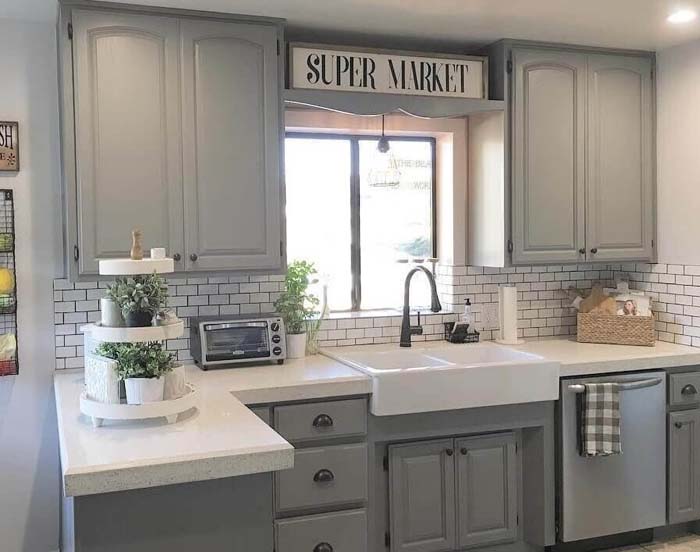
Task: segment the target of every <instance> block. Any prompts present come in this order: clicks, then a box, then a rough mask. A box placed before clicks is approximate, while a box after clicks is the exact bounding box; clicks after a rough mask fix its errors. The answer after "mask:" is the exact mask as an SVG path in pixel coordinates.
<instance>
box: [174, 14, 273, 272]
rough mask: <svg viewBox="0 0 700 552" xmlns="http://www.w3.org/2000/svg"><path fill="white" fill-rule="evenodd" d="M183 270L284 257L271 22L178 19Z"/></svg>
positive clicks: (264, 264) (260, 265) (256, 264)
mask: <svg viewBox="0 0 700 552" xmlns="http://www.w3.org/2000/svg"><path fill="white" fill-rule="evenodd" d="M181 35H182V39H181V40H182V44H181V50H182V97H183V171H184V192H185V235H186V249H187V255H186V258H185V262H186V263H187V269H188V270H190V271H197V270H202V271H213V270H231V269H251V270H256V269H268V268H279V267H281V265H282V251H281V246H280V237H281V231H282V212H281V211H282V200H281V192H280V149H281V148H280V135H281V127H280V92H279V84H280V83H279V61H278V54H277V28H276V27H274V26H267V27H266V26H261V25H248V24H244V23H240V24H239V23H224V22H221V23H219V22H211V21H197V20H183V21H182V22H181Z"/></svg>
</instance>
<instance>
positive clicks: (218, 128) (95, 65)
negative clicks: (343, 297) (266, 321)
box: [58, 0, 286, 280]
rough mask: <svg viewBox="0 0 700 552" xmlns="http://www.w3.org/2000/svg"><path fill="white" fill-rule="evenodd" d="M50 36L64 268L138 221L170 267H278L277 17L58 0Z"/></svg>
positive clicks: (117, 244) (73, 273) (119, 245)
mask: <svg viewBox="0 0 700 552" xmlns="http://www.w3.org/2000/svg"><path fill="white" fill-rule="evenodd" d="M58 40H59V60H60V63H59V67H60V71H59V73H60V74H59V78H60V91H61V126H62V128H61V133H62V135H61V142H62V156H63V182H64V188H63V210H64V217H65V218H64V234H65V236H64V238H65V249H66V266H65V269H66V273H67V274H68V275H69V276H70V277H71V279H73V280H77V279H80V278H84V279H94V278H95V276H96V274H97V259H98V258H100V257H116V256H124V255H126V254H128V248H129V236H130V231H131V229H132V228H134V227H139V228H141V229H142V230H143V232H144V236H145V241H146V244H145V245H146V247H156V246H164V247H166V248H167V250H168V253H169V254H170V255H173V256H176V259H177V258H179V260H178V261H177V263H176V271H177V272H206V273H212V272H220V271H244V272H253V273H254V272H256V271H266V272H269V271H270V270H278V269H280V268H282V267H283V266H284V264H285V262H286V259H285V254H284V247H283V243H284V189H283V185H282V177H281V173H282V159H283V136H284V132H283V128H282V125H283V111H282V110H283V104H282V93H281V90H282V88H281V87H282V83H283V70H284V67H283V66H284V63H283V58H282V56H281V55H280V44H281V43H282V41H283V28H282V22H281V21H280V20H274V19H266V18H247V17H244V16H241V17H238V16H236V17H233V16H230V15H222V14H216V13H204V12H193V11H183V10H165V9H159V8H143V7H140V6H126V5H115V4H109V3H98V2H95V3H93V2H90V3H87V2H83V1H81V0H65V1H64V2H62V3H61V9H60V15H59V23H58ZM231 98H233V101H232V100H231Z"/></svg>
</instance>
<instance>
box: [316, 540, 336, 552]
mask: <svg viewBox="0 0 700 552" xmlns="http://www.w3.org/2000/svg"><path fill="white" fill-rule="evenodd" d="M314 552H333V547H332V546H331V545H330V544H328V543H327V542H321V543H319V544H317V545H316V546H314Z"/></svg>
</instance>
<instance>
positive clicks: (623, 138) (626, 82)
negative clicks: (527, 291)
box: [511, 47, 654, 264]
mask: <svg viewBox="0 0 700 552" xmlns="http://www.w3.org/2000/svg"><path fill="white" fill-rule="evenodd" d="M512 64H513V74H512V76H511V81H512V85H513V98H512V133H513V142H512V152H511V167H512V183H513V189H512V246H513V248H512V262H513V263H514V264H526V263H529V264H532V263H537V262H542V263H553V262H573V263H575V262H580V261H625V260H651V259H653V239H654V205H653V201H654V176H653V165H652V164H653V156H654V145H653V144H654V142H653V124H652V122H653V114H654V103H653V82H652V64H653V57H652V56H651V55H614V54H593V53H586V52H585V51H582V50H572V51H566V50H555V49H552V48H524V47H518V48H514V49H513V50H512Z"/></svg>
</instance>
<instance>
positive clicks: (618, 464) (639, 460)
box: [559, 371, 666, 542]
mask: <svg viewBox="0 0 700 552" xmlns="http://www.w3.org/2000/svg"><path fill="white" fill-rule="evenodd" d="M650 379H652V380H656V379H658V380H659V381H658V383H657V382H655V381H654V382H651V383H653V385H650V386H644V387H639V386H637V387H635V385H628V388H627V389H625V390H623V391H621V394H620V409H621V413H620V414H621V421H620V422H621V431H622V435H621V438H622V454H621V455H619V456H607V457H601V458H583V457H581V456H579V452H578V444H577V439H578V421H577V414H576V408H577V407H576V396H577V392H576V390H575V389H576V388H574V389H570V386H572V385H577V384H585V383H598V382H610V381H618V382H621V383H625V384H631V383H634V382H640V381H641V380H650ZM647 385H648V382H647ZM560 397H561V399H560V424H561V427H560V474H559V476H560V477H559V491H560V503H559V514H560V520H559V521H560V535H559V540H561V541H563V542H571V541H577V540H581V539H589V538H595V537H601V536H605V535H613V534H617V533H624V532H627V531H637V530H641V529H648V528H651V527H658V526H662V525H665V524H666V403H665V400H666V374H665V373H664V372H663V371H656V372H644V373H642V374H639V373H636V374H616V375H611V376H603V377H590V378H575V379H565V380H562V381H561V395H560Z"/></svg>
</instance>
